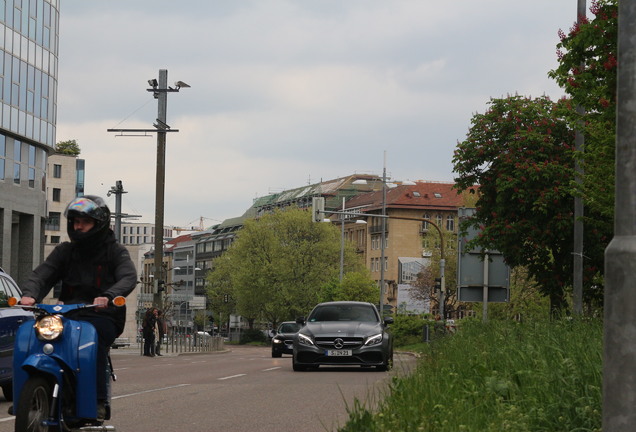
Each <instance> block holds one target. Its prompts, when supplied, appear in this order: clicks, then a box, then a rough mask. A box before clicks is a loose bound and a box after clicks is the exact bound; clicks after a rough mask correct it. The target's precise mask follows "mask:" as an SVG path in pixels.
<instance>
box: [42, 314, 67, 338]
mask: <svg viewBox="0 0 636 432" xmlns="http://www.w3.org/2000/svg"><path fill="white" fill-rule="evenodd" d="M35 330H36V331H37V334H38V337H39V338H40V339H44V340H47V341H52V340H55V339H57V338H58V337H59V336H60V335H61V334H62V330H64V324H63V323H62V317H60V316H59V315H48V316H45V317H42V318H40V319H39V320H37V322H36V323H35Z"/></svg>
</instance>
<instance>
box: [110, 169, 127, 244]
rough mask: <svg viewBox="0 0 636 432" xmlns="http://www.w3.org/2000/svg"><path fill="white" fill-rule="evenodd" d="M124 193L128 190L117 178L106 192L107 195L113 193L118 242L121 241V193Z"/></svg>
mask: <svg viewBox="0 0 636 432" xmlns="http://www.w3.org/2000/svg"><path fill="white" fill-rule="evenodd" d="M125 193H128V192H126V191H125V190H124V185H123V184H122V182H121V180H117V181H116V182H115V186H111V188H110V190H109V191H108V193H107V196H110V195H111V194H115V239H116V240H117V242H118V243H119V242H121V218H122V214H121V195H122V194H125Z"/></svg>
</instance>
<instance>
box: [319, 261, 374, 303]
mask: <svg viewBox="0 0 636 432" xmlns="http://www.w3.org/2000/svg"><path fill="white" fill-rule="evenodd" d="M379 299H380V289H379V288H378V285H377V284H376V283H375V281H374V280H373V279H372V278H371V275H370V274H369V271H368V270H367V269H364V270H363V271H351V272H349V273H346V274H345V275H344V276H343V277H342V282H338V281H335V280H334V281H331V282H328V283H327V284H325V285H323V287H322V289H321V290H320V299H319V301H320V302H326V301H345V300H352V301H363V302H369V303H373V304H376V303H377V302H378V300H379Z"/></svg>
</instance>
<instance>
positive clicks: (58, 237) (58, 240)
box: [51, 236, 60, 244]
mask: <svg viewBox="0 0 636 432" xmlns="http://www.w3.org/2000/svg"><path fill="white" fill-rule="evenodd" d="M59 242H60V236H51V243H53V244H57V243H59Z"/></svg>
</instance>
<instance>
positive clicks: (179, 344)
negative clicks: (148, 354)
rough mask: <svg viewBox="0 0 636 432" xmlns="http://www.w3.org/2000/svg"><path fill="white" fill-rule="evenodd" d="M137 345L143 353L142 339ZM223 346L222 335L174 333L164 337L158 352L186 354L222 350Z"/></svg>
mask: <svg viewBox="0 0 636 432" xmlns="http://www.w3.org/2000/svg"><path fill="white" fill-rule="evenodd" d="M139 345H140V347H139V348H140V351H141V353H142V354H143V340H142V341H141V343H140V344H139ZM224 348H225V344H224V341H223V338H222V337H218V336H201V335H194V336H193V335H183V334H176V335H173V336H169V337H167V338H164V340H163V342H162V343H161V351H160V352H161V353H166V354H180V353H183V354H187V353H198V352H214V351H222V350H223V349H224Z"/></svg>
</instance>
